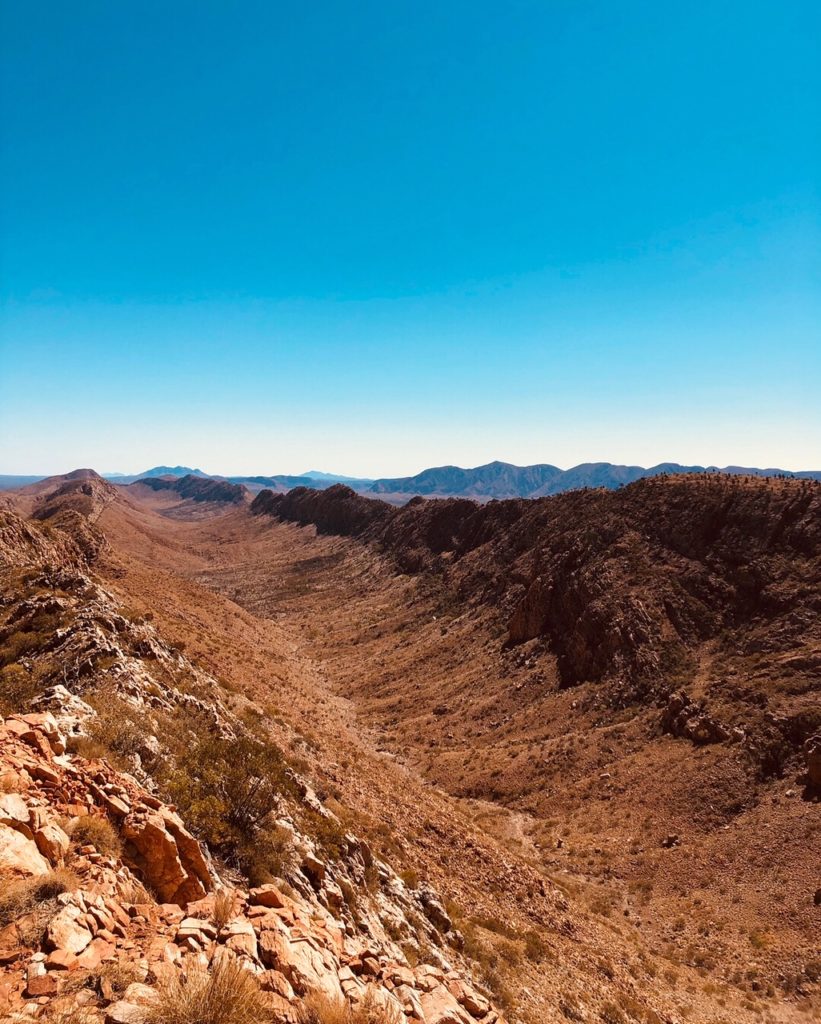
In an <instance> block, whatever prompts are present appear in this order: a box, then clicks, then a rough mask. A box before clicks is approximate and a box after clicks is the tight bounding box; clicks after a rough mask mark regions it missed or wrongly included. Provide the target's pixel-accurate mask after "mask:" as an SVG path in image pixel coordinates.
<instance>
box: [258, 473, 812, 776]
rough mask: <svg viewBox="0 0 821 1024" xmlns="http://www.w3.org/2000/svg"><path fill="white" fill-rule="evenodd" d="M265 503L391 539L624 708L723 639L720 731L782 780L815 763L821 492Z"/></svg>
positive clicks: (562, 680)
mask: <svg viewBox="0 0 821 1024" xmlns="http://www.w3.org/2000/svg"><path fill="white" fill-rule="evenodd" d="M251 508H252V511H253V512H255V513H256V514H260V515H271V516H274V517H276V518H278V519H280V520H282V521H286V522H296V523H299V524H301V525H313V526H315V527H316V530H317V532H319V533H335V534H339V535H343V536H351V537H355V538H358V539H360V540H363V541H365V542H367V543H370V544H374V545H376V546H377V547H378V548H379V549H380V550H381V551H383V552H385V553H387V554H388V555H389V556H390V557H391V558H392V559H393V561H394V563H395V565H396V568H397V570H398V571H400V572H405V573H415V574H425V575H428V576H431V577H433V578H435V579H436V580H437V581H439V582H440V583H441V585H442V586H443V588H444V589H445V590H446V591H447V592H448V593H450V594H451V595H452V596H453V598H454V599H455V600H457V601H459V602H460V603H461V604H462V605H463V606H464V607H466V608H471V607H474V608H475V607H481V608H484V609H488V610H490V612H491V613H492V614H493V615H494V616H495V617H496V619H497V620H498V621H499V623H500V627H502V628H504V631H505V633H504V642H503V646H504V647H507V648H508V649H511V648H516V647H517V646H521V645H526V644H532V643H533V642H535V643H537V644H540V645H542V648H543V649H544V651H545V652H546V653H547V655H548V656H550V657H552V658H553V659H555V666H556V672H557V675H558V680H559V685H560V686H561V687H572V686H576V685H578V684H581V683H589V682H594V683H602V684H606V686H605V687H604V688H603V693H606V700H607V701H608V702H609V703H611V704H615V705H629V704H631V703H633V702H635V701H637V700H642V701H647V700H649V701H653V702H657V703H658V704H659V706H660V707H664V706H665V705H666V704H667V702H668V700H670V698H671V697H672V695H673V693H674V692H675V691H676V689H680V688H684V689H687V688H688V687H691V686H692V685H693V684H694V683H695V681H696V678H697V675H698V662H699V655H700V651H701V650H702V649H703V648H704V645H705V644H712V645H713V648H714V650H713V655H712V656H713V657H715V655H716V653H719V654H720V655H721V658H722V659H723V660H724V661H725V662H726V668H727V671H726V675H725V677H724V678H717V679H715V680H713V681H710V683H709V685H708V686H707V692H706V694H704V695H703V696H706V698H708V701H710V702H712V701H715V702H716V703H717V704H718V705H719V707H720V708H721V709H722V713H723V710H724V709H725V708H726V710H727V713H728V721H727V723H726V725H727V729H726V731H725V732H724V733H722V735H721V737H720V738H722V739H724V740H729V739H731V738H733V737H735V738H737V739H741V740H742V741H744V742H746V743H747V745H748V748H749V750H750V752H751V755H752V756H754V757H756V758H757V759H758V761H759V763H760V764H761V767H762V770H763V771H765V772H768V771H772V770H773V769H775V770H776V771H780V770H781V767H783V763H784V759H785V758H787V759H789V758H790V757H798V756H800V751H801V750H802V747H803V745H804V744H805V743H806V742H807V741H808V740H809V739H810V737H811V736H813V735H814V734H815V733H816V732H818V730H819V728H821V713H820V712H819V711H818V702H817V698H816V694H817V691H818V688H819V685H821V603H819V597H818V587H817V581H818V579H819V577H821V485H819V484H818V483H816V482H814V481H809V480H803V481H797V480H783V481H782V480H762V479H758V478H743V477H738V476H727V477H719V476H716V475H712V476H699V477H687V476H671V477H666V476H660V477H656V478H654V479H646V480H641V481H639V482H637V483H634V484H631V485H630V486H628V487H625V488H623V489H622V490H619V491H606V490H594V491H591V490H581V491H576V492H573V493H569V494H563V495H559V496H556V497H552V498H544V499H540V500H532V501H527V500H511V501H494V502H490V503H489V504H486V505H478V504H476V503H474V502H472V501H469V500H467V499H443V500H435V501H426V500H424V499H422V498H416V499H413V500H412V501H410V502H409V503H408V504H407V505H405V506H404V507H402V508H395V507H393V506H390V505H388V504H386V503H385V502H380V501H377V500H374V499H369V498H364V497H362V496H360V495H357V494H355V493H354V492H353V491H351V490H350V489H349V488H347V487H344V486H342V485H337V486H335V487H331V488H329V489H327V490H325V491H321V492H320V491H312V490H305V489H296V490H293V491H291V492H290V493H289V494H286V495H275V494H272V493H270V492H265V491H263V492H261V493H260V494H259V495H258V496H257V498H256V499H255V500H254V502H253V504H252V506H251ZM751 666H754V668H755V673H756V677H757V678H758V680H759V684H758V685H759V686H760V685H762V684H761V680H762V678H763V677H765V676H766V677H767V678H768V680H770V681H771V682H770V684H769V685H768V687H767V691H768V692H767V698H766V701H765V704H766V708H762V705H761V702H758V703H757V704H756V703H755V702H751V703H750V704H748V703H746V702H739V700H738V699H737V698H736V697H734V696H733V687H734V686H735V685H736V683H735V678H737V677H739V676H740V675H741V674H743V673H745V672H748V671H749V670H750V668H751ZM728 704H729V705H732V707H731V708H727V705H728ZM722 706H723V707H722ZM742 709H743V710H742ZM734 729H738V730H741V733H738V732H733V730H734ZM672 731H673V732H674V734H676V735H682V734H683V733H682V731H681V730H679V731H676V730H672ZM715 736H716V738H718V733H715Z"/></svg>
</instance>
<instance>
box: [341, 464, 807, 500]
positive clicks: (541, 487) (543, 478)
mask: <svg viewBox="0 0 821 1024" xmlns="http://www.w3.org/2000/svg"><path fill="white" fill-rule="evenodd" d="M706 472H722V473H733V474H737V475H748V476H779V475H786V476H793V477H799V478H804V479H812V480H821V470H807V471H803V472H800V473H788V472H786V471H785V470H781V469H747V468H745V467H742V466H726V467H724V468H722V469H720V470H718V469H717V467H715V466H710V467H705V466H682V465H679V463H677V462H663V463H660V464H659V465H658V466H651V467H650V468H649V469H645V468H644V467H643V466H618V465H614V464H613V463H611V462H585V463H582V464H581V465H579V466H574V467H573V468H572V469H559V468H558V467H557V466H551V465H547V464H544V465H536V466H514V465H511V464H510V463H508V462H490V463H488V464H487V465H486V466H477V467H476V468H475V469H461V468H460V467H459V466H440V467H438V468H436V469H426V470H423V471H422V472H421V473H417V474H416V476H408V477H399V478H397V479H384V480H375V481H374V482H373V483H372V484H371V485H370V487H368V488H363V493H368V494H379V495H383V496H390V495H407V496H409V497H410V496H412V495H415V494H421V495H425V496H430V497H443V498H444V497H469V498H479V499H485V500H487V499H489V498H541V497H544V496H545V495H548V494H560V493H562V492H563V491H573V490H578V489H579V488H580V487H606V488H608V489H611V490H612V489H614V488H616V487H621V486H622V485H623V484H629V483H633V481H635V480H640V479H641V478H642V477H648V476H659V475H661V474H663V473H668V474H678V473H706ZM355 489H357V488H355Z"/></svg>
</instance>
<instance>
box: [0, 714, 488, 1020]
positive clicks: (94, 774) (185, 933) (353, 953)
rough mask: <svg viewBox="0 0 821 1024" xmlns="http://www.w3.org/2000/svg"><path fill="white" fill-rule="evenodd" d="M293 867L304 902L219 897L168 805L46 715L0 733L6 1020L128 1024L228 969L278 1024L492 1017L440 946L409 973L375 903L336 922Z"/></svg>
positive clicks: (221, 889)
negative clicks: (326, 1018)
mask: <svg viewBox="0 0 821 1024" xmlns="http://www.w3.org/2000/svg"><path fill="white" fill-rule="evenodd" d="M306 798H307V799H315V798H314V797H312V795H310V794H308V795H306ZM346 839H347V853H346V861H347V864H346V868H347V871H348V873H349V874H350V876H351V877H352V878H356V876H357V875H358V876H359V877H360V878H363V879H364V878H365V876H366V874H367V872H368V870H369V869H371V870H373V869H374V868H375V869H376V871H377V872H379V874H380V875H382V876H383V878H382V885H381V891H382V892H383V893H386V894H387V895H382V896H381V897H380V898H381V900H382V901H383V903H384V904H386V905H387V904H390V911H391V912H392V913H393V914H394V916H395V917H397V918H399V917H405V916H407V914H408V913H409V912H410V907H411V900H410V898H409V896H408V894H407V892H405V891H404V886H403V883H402V882H401V880H400V879H399V878H398V877H396V876H394V875H393V874H392V872H391V871H390V869H389V868H388V867H387V866H386V865H384V864H381V863H378V862H376V861H375V860H374V858H373V856H372V854H371V852H370V850H369V849H368V847H367V845H366V844H364V843H363V842H360V841H358V840H357V839H356V838H355V837H354V836H348V837H346ZM297 873H298V874H299V875H300V876H301V879H302V882H303V883H304V884H303V892H302V893H300V892H297V891H296V890H295V889H294V888H291V887H288V888H290V893H286V892H285V891H283V888H281V887H279V886H277V885H274V884H265V885H261V886H259V887H256V888H250V889H248V890H245V889H242V888H240V887H229V886H227V885H226V884H225V883H224V881H223V880H221V879H220V877H219V875H218V874H217V872H216V870H215V868H214V865H213V863H212V862H211V859H210V857H209V855H208V853H207V851H206V850H204V849H203V847H202V846H201V845H200V843H199V842H198V841H197V840H196V839H195V838H194V837H193V836H192V835H191V833H190V832H189V831H188V830H187V829H186V827H185V825H184V823H183V822H182V821H181V819H180V817H179V816H178V815H177V814H176V813H175V811H174V810H173V809H172V808H171V807H169V806H167V805H166V804H163V803H162V802H161V801H160V800H159V799H157V798H156V797H155V796H153V795H152V794H151V793H149V792H148V791H147V790H146V789H145V788H143V787H142V786H140V785H139V784H138V783H137V782H136V780H135V779H133V778H132V777H131V776H129V775H126V774H122V773H119V772H116V771H115V770H114V769H112V768H111V767H110V766H109V765H108V764H107V763H106V762H105V761H102V760H86V759H85V758H82V757H80V756H78V755H73V754H69V753H67V752H66V740H65V737H64V735H63V733H62V732H61V730H60V729H59V727H58V725H57V722H56V720H55V718H54V717H53V716H52V715H51V714H49V713H43V714H29V715H18V716H12V717H10V718H8V719H6V720H5V721H4V722H3V724H2V725H0V877H1V878H2V892H1V893H0V915H2V916H1V917H0V922H2V925H3V926H2V928H0V1008H2V1013H3V1018H2V1019H3V1020H6V1021H17V1020H20V1021H24V1020H32V1019H36V1020H49V1021H52V1020H65V1021H69V1020H71V1021H78V1020H80V1019H82V1020H83V1021H87V1022H88V1024H91V1022H94V1021H101V1022H102V1021H105V1022H107V1024H138V1022H140V1021H143V1020H145V1019H148V1018H149V1017H150V1015H151V1014H152V1013H156V1012H158V1007H159V1008H160V1011H161V1009H162V1006H161V1001H162V999H163V998H167V994H166V995H165V996H164V995H163V993H167V992H168V991H169V990H170V989H169V986H173V981H174V976H175V975H179V976H180V977H184V976H185V975H186V973H191V972H197V971H202V970H203V969H204V968H205V969H207V968H209V967H213V965H214V964H216V963H224V962H225V960H226V959H227V960H230V961H235V962H236V964H237V965H239V966H241V968H242V969H243V970H244V971H247V972H248V974H249V975H250V976H252V977H253V978H254V980H255V982H256V983H257V984H258V986H259V989H260V991H261V995H262V1000H263V1003H262V1005H264V1008H265V1011H264V1012H265V1013H266V1014H267V1015H268V1019H270V1020H271V1021H276V1022H282V1024H286V1022H288V1024H291V1022H297V1021H299V1020H301V1019H302V1018H301V1013H302V1007H303V1000H304V998H305V997H309V996H312V995H313V996H314V997H316V994H317V993H319V994H320V995H321V997H324V999H325V1000H327V1005H329V1006H333V1005H334V1004H339V1005H342V1004H348V1005H350V1006H352V1007H354V1008H355V1007H356V1006H357V1005H362V1004H363V1003H366V1004H367V1005H368V1006H369V1007H370V1008H371V1012H372V1013H377V1012H379V1013H381V1014H382V1016H383V1019H384V1020H387V1021H400V1020H409V1021H419V1022H425V1024H472V1022H474V1021H481V1022H482V1024H497V1022H500V1021H501V1020H502V1018H501V1017H500V1016H499V1014H498V1013H497V1012H496V1010H495V1009H494V1008H493V1007H492V1006H491V1004H490V1003H489V1001H488V1000H487V999H486V998H485V997H484V996H483V995H482V994H481V993H479V992H478V991H477V990H476V989H475V988H474V987H473V985H472V984H471V983H470V982H469V981H468V980H467V979H466V977H464V976H463V974H461V973H460V972H459V971H457V970H454V969H452V967H451V965H450V963H449V962H448V960H447V959H446V955H445V953H444V952H443V951H437V956H436V958H435V959H436V962H430V963H418V964H416V965H415V966H411V964H410V963H409V962H408V960H407V958H406V957H405V956H404V955H403V954H402V952H401V950H400V949H399V947H398V946H397V945H396V943H394V942H393V941H391V939H390V938H389V937H388V936H387V935H386V933H385V931H384V928H383V926H382V924H381V923H380V916H379V913H378V908H375V909H371V908H368V907H366V906H364V905H363V906H361V907H360V909H359V911H358V921H357V924H356V925H353V924H352V923H350V922H346V920H345V915H342V914H340V913H339V910H340V908H341V907H342V906H343V904H344V899H345V895H344V893H343V889H342V887H341V886H340V885H339V884H338V883H337V882H335V881H334V880H333V877H332V874H333V873H332V872H331V871H330V870H329V869H328V865H326V864H325V863H323V861H322V860H320V859H319V858H318V857H317V856H316V854H315V853H312V852H308V851H305V854H304V860H303V863H302V865H301V867H300V868H299V869H298V872H297ZM427 902H428V904H429V906H428V915H427V918H428V919H427V922H426V924H425V925H424V928H426V929H428V930H429V931H433V930H435V929H437V928H438V929H439V930H440V931H445V930H447V929H448V928H449V927H450V922H449V921H448V919H447V914H446V913H445V911H444V909H443V908H442V907H441V905H439V904H438V903H437V901H436V900H435V897H434V896H433V895H432V894H429V895H428V897H427ZM381 909H382V915H381V917H382V919H384V918H385V910H386V909H388V908H387V907H386V906H383V907H382V908H381ZM398 927H399V924H398V923H397V928H398ZM439 941H440V942H441V941H442V940H441V938H440V940H439ZM320 1005H321V1004H320ZM80 1011H82V1017H78V1016H77V1014H78V1013H80ZM72 1015H74V1016H72ZM374 1019H377V1018H376V1017H374Z"/></svg>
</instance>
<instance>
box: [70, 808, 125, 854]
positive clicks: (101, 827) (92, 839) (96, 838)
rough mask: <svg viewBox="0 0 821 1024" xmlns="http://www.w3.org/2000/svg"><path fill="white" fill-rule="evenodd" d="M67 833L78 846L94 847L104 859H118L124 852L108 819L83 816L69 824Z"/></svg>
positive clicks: (91, 815)
mask: <svg viewBox="0 0 821 1024" xmlns="http://www.w3.org/2000/svg"><path fill="white" fill-rule="evenodd" d="M67 831H68V834H69V836H70V837H71V838H72V839H73V840H74V842H75V843H77V845H78V846H86V845H88V846H93V847H94V849H95V850H97V852H98V853H101V854H102V855H103V856H104V857H118V856H119V855H120V853H121V852H122V843H121V842H120V837H119V836H118V835H117V832H116V830H115V828H114V826H113V825H112V824H111V822H110V821H109V820H108V818H102V817H100V815H97V814H83V815H81V816H80V817H79V818H73V819H72V820H71V821H70V822H69V824H68V828H67Z"/></svg>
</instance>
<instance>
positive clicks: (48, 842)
mask: <svg viewBox="0 0 821 1024" xmlns="http://www.w3.org/2000/svg"><path fill="white" fill-rule="evenodd" d="M34 842H35V843H36V844H37V849H38V850H39V851H40V853H42V855H43V856H44V857H48V859H49V860H50V861H51V863H52V864H59V863H60V862H61V861H62V859H63V857H65V855H66V854H67V853H68V848H69V846H70V842H69V838H68V836H67V835H66V834H65V832H64V831H63V830H62V829H61V828H60V826H59V825H57V824H55V823H54V822H50V823H49V824H47V825H44V826H43V827H42V828H39V829H37V831H36V832H35V833H34Z"/></svg>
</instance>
